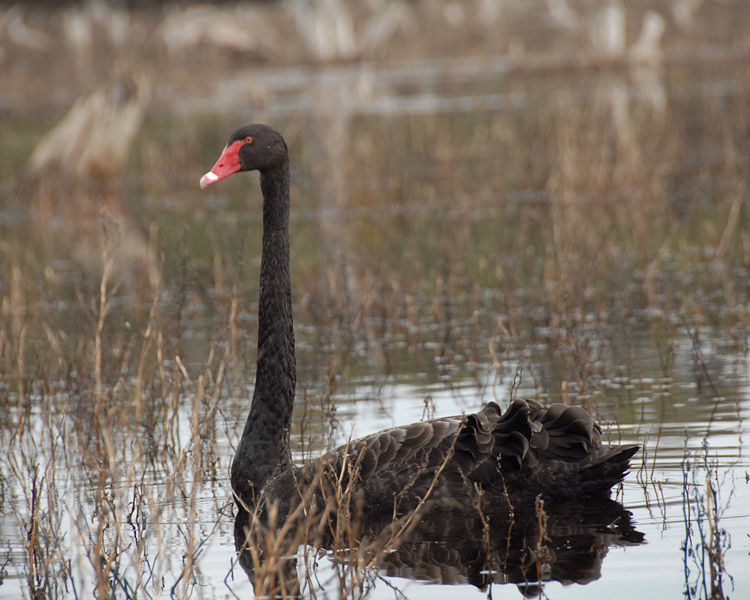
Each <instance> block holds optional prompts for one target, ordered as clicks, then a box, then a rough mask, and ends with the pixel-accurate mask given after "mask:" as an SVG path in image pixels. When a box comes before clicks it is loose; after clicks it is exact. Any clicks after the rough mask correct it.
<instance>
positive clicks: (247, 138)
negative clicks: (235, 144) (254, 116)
mask: <svg viewBox="0 0 750 600" xmlns="http://www.w3.org/2000/svg"><path fill="white" fill-rule="evenodd" d="M245 143H246V144H252V143H253V138H251V137H250V136H249V135H248V136H246V137H245Z"/></svg>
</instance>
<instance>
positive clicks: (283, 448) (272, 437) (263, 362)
mask: <svg viewBox="0 0 750 600" xmlns="http://www.w3.org/2000/svg"><path fill="white" fill-rule="evenodd" d="M260 185H261V190H262V192H263V251H262V254H261V262H260V300H259V306H258V366H257V370H256V373H255V390H254V392H253V402H252V406H251V408H250V414H249V415H248V418H247V422H246V423H245V429H244V431H243V432H242V438H241V439H240V443H239V446H238V447H237V452H236V453H235V455H234V461H233V463H232V487H233V489H234V491H235V493H236V494H238V496H239V497H240V499H241V500H242V502H244V503H246V504H248V505H249V506H250V507H252V506H253V505H254V504H255V501H256V498H257V495H258V494H259V492H260V491H261V489H262V488H263V485H264V484H265V483H266V482H267V481H268V479H269V477H271V475H272V474H273V473H274V471H275V470H277V469H278V468H286V467H289V466H290V458H289V446H288V439H289V426H290V422H291V418H292V407H293V405H294V389H295V384H296V364H295V358H294V326H293V323H292V290H291V278H290V275H289V164H288V162H286V161H285V162H284V163H283V164H282V165H280V166H279V167H277V168H276V169H274V170H269V171H264V172H262V173H261V177H260Z"/></svg>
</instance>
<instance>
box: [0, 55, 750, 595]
mask: <svg viewBox="0 0 750 600" xmlns="http://www.w3.org/2000/svg"><path fill="white" fill-rule="evenodd" d="M705 48H706V47H705V46H700V45H698V46H696V48H694V52H693V53H692V54H690V57H691V59H692V62H691V61H687V60H674V61H665V62H664V64H651V65H638V66H637V68H636V67H634V66H632V65H630V66H627V65H622V64H619V63H618V64H615V65H609V66H607V67H606V68H605V67H601V66H600V67H599V68H596V69H592V68H588V67H586V66H584V67H580V66H575V67H574V66H571V64H562V65H561V64H560V63H559V61H552V62H551V63H549V64H547V65H546V66H544V65H542V67H541V68H540V67H539V66H538V65H537V66H534V65H535V63H533V62H532V63H531V66H527V68H519V66H518V64H517V63H515V62H513V61H512V60H510V59H509V58H508V57H507V56H506V55H502V56H501V55H490V54H488V55H485V56H479V57H474V58H450V59H441V58H430V59H419V60H417V59H411V60H399V61H391V62H384V63H382V64H381V63H378V62H372V63H368V62H366V63H365V64H363V65H359V64H356V65H350V64H343V65H338V66H335V65H334V66H331V67H328V68H324V67H316V68H311V67H296V66H294V67H289V68H280V67H278V66H275V65H274V66H270V67H267V68H264V69H253V70H252V73H245V72H244V71H242V70H233V71H232V72H231V73H228V74H227V75H223V74H218V75H216V78H215V80H214V81H213V82H212V85H215V86H216V88H217V89H221V90H222V93H221V94H219V93H196V94H194V95H182V96H179V95H177V94H176V93H174V90H171V91H170V87H169V86H170V85H174V83H173V82H168V81H165V82H164V84H163V86H162V87H160V88H159V89H158V90H157V94H156V100H155V101H154V104H153V105H152V108H151V111H150V112H149V113H148V114H147V116H146V122H145V126H144V127H142V128H141V130H140V133H139V134H138V137H137V138H136V140H135V142H134V145H133V149H132V152H131V154H130V158H129V161H128V162H127V164H126V166H125V167H123V169H122V171H121V173H120V174H119V175H115V176H111V177H110V178H109V179H104V180H90V181H86V182H85V183H84V184H80V183H76V182H75V181H73V180H69V179H67V178H65V177H64V176H63V177H58V178H57V179H52V180H48V181H47V182H41V183H40V182H32V181H29V180H27V179H25V178H23V177H22V176H21V175H20V173H22V171H23V162H24V160H25V157H26V156H27V155H28V151H30V149H31V147H30V146H31V143H30V141H28V140H31V139H33V135H34V134H35V133H36V132H39V131H41V130H43V129H44V127H43V126H42V125H43V124H45V123H46V121H49V122H50V123H51V122H52V116H51V115H49V114H45V115H44V116H43V117H41V122H42V123H39V122H36V123H34V122H32V121H33V120H32V119H30V118H29V117H28V115H26V116H25V117H24V116H23V115H21V116H19V117H18V118H16V119H15V120H12V121H11V120H8V121H6V122H5V123H3V124H2V127H3V135H4V139H7V140H9V147H11V148H12V149H14V151H15V152H9V153H7V154H5V155H4V157H3V158H2V161H1V163H0V172H2V173H3V174H4V182H3V185H2V188H1V189H2V194H3V199H4V201H3V203H2V209H0V228H2V239H3V243H2V255H1V256H2V263H1V264H2V273H3V275H2V280H1V282H0V305H1V306H2V310H1V311H0V319H1V323H2V325H1V327H0V352H2V360H1V361H0V364H1V366H0V396H1V397H2V398H3V400H2V402H0V437H1V438H2V440H3V445H4V447H6V448H8V451H7V452H6V453H4V455H3V456H1V457H0V465H2V470H1V472H2V481H1V482H0V506H1V507H2V510H1V511H0V573H2V576H3V580H2V585H0V597H3V598H6V597H7V598H16V597H19V596H22V597H24V596H25V597H29V596H30V591H29V589H30V587H32V586H33V587H34V588H35V589H37V590H39V593H40V594H43V595H44V596H48V597H74V596H79V597H90V596H91V595H93V593H94V590H96V589H98V590H99V592H98V594H99V596H104V595H108V594H109V593H110V591H111V590H114V592H112V593H114V594H115V595H116V596H118V597H143V596H148V597H167V596H176V597H187V596H193V597H195V596H197V597H206V598H213V597H234V596H235V595H237V596H239V597H248V596H250V595H251V594H252V586H251V585H250V583H249V581H248V579H247V577H246V575H245V573H244V572H243V571H242V569H241V568H240V567H239V566H237V565H236V564H234V561H235V553H234V539H233V530H232V510H233V507H232V502H231V493H230V489H229V483H228V469H229V464H230V460H231V456H232V454H233V449H234V444H235V443H236V441H237V439H238V435H239V432H240V431H241V428H242V425H243V423H244V419H245V416H246V413H247V409H248V398H249V396H250V393H251V388H252V381H253V373H254V362H255V352H254V347H255V334H256V328H257V321H256V315H257V277H258V269H259V256H260V233H261V232H260V215H259V210H258V209H259V192H258V189H257V181H256V179H255V177H254V176H246V177H245V176H237V177H235V178H232V179H230V180H227V181H226V182H223V183H222V186H221V187H219V186H214V187H213V188H210V189H209V190H207V191H205V192H201V191H200V190H198V189H197V181H198V178H199V177H200V175H201V174H202V173H203V172H204V171H205V170H206V169H207V168H208V167H210V165H211V164H213V161H214V160H215V158H216V155H217V154H218V151H219V150H220V149H221V147H222V145H223V143H224V141H225V137H226V134H227V133H228V132H229V131H230V130H231V129H233V128H234V127H235V126H236V125H239V124H241V123H244V122H245V121H249V120H254V121H265V122H268V123H272V124H274V125H275V126H276V127H278V128H279V129H280V130H281V131H283V132H284V134H285V136H286V139H287V142H288V144H289V147H290V151H291V156H292V173H293V175H292V176H293V183H294V187H293V192H292V193H293V198H292V201H293V214H292V270H293V285H294V299H295V319H296V322H295V324H296V336H297V351H298V370H299V377H298V379H299V382H298V395H297V405H296V408H295V410H296V412H295V421H294V427H293V431H292V443H293V451H294V453H295V456H296V457H297V458H298V459H300V460H301V459H303V457H306V456H310V455H313V456H314V455H317V454H318V453H320V452H321V451H323V450H324V449H325V448H326V447H329V446H331V445H336V444H339V443H343V442H345V441H346V440H347V439H348V438H349V437H350V436H353V437H357V436H360V435H365V434H367V433H370V432H373V431H377V430H379V429H382V428H385V427H389V426H392V425H395V424H398V423H406V422H412V421H415V420H419V419H422V418H429V417H432V416H439V415H443V414H460V413H463V412H470V411H473V410H476V409H477V408H479V407H480V406H481V405H482V404H483V403H484V402H487V401H490V400H494V401H497V402H499V403H501V404H502V405H506V404H507V402H508V401H509V398H510V397H512V396H514V395H518V396H521V397H530V398H535V399H538V400H540V401H543V402H547V401H560V400H562V401H565V402H569V403H574V404H582V405H584V406H585V407H586V408H587V409H588V410H590V411H591V412H592V413H593V414H594V415H595V416H596V418H597V419H598V420H599V422H600V423H602V425H603V427H604V430H605V435H606V437H608V438H609V439H612V440H616V441H622V442H623V443H629V442H639V443H642V444H643V445H644V449H643V451H642V452H641V453H640V454H638V455H636V457H634V459H633V463H632V470H631V473H630V475H629V476H628V478H627V479H626V481H625V483H624V485H623V486H622V489H620V490H618V491H617V498H618V499H619V500H620V501H621V502H622V503H623V504H624V506H625V507H626V509H627V510H629V511H630V512H631V513H632V519H633V524H634V527H635V529H636V530H637V531H639V532H641V533H642V534H644V536H645V543H643V544H630V545H612V546H610V547H608V548H607V546H606V545H605V549H606V552H602V554H601V556H600V559H601V566H600V569H599V570H597V571H595V576H594V577H593V578H592V580H591V581H590V582H588V583H587V584H586V585H583V584H574V583H569V582H567V583H565V578H561V579H563V581H564V583H560V582H557V581H547V582H545V583H544V585H543V592H538V590H537V589H536V588H527V589H526V590H525V593H526V594H527V595H530V594H533V595H534V596H536V595H540V594H541V595H542V597H549V598H566V597H575V598H585V597H601V596H603V595H607V596H610V597H612V598H627V597H632V596H633V595H635V594H639V595H641V596H644V595H647V596H648V597H676V596H679V595H680V594H683V595H687V596H689V597H691V598H703V597H711V571H710V567H711V564H712V563H713V566H714V567H717V566H718V568H719V571H720V573H719V574H720V576H721V579H720V583H721V588H722V590H723V594H724V595H725V596H726V597H743V595H744V594H746V590H748V589H750V568H748V567H749V566H750V558H749V555H750V537H749V535H748V534H749V533H750V484H749V483H748V473H749V472H750V464H749V461H748V458H747V450H748V447H747V439H748V431H747V430H748V425H747V422H748V417H749V416H750V415H749V414H748V412H749V411H750V391H749V390H750V388H749V384H750V381H749V380H748V372H750V371H749V369H748V341H749V340H750V337H749V336H748V333H749V331H748V323H749V322H750V314H749V311H748V306H750V304H749V303H748V292H749V291H750V289H749V288H748V285H747V281H748V268H750V261H749V260H748V248H749V247H750V231H749V228H748V220H747V216H746V214H745V212H746V209H745V207H746V199H747V198H746V197H747V184H748V182H747V168H746V160H745V156H746V155H747V140H746V132H747V126H748V121H747V111H746V110H745V107H746V106H747V102H748V97H749V96H748V95H749V92H750V80H748V76H747V72H746V69H745V68H744V65H743V63H742V62H741V61H736V60H735V59H736V56H735V53H734V49H733V47H732V46H731V44H729V43H727V44H726V45H724V46H719V47H717V48H715V52H713V53H711V54H710V56H709V55H707V54H706V53H705V52H704V51H705ZM563 62H564V61H563ZM590 66H591V65H589V67H590ZM253 86H255V87H257V86H262V87H263V89H264V90H265V93H266V94H268V98H270V99H269V100H267V102H266V103H265V105H264V106H263V107H261V108H257V109H255V110H253V111H252V114H248V110H247V107H246V96H247V93H248V89H250V88H252V87H253ZM204 92H205V90H204ZM164 98H170V102H168V103H167V104H168V105H170V106H169V110H166V108H165V104H164ZM332 109H333V110H332ZM22 117H23V118H22ZM248 196H249V198H248ZM102 206H105V207H106V209H105V210H104V211H102V210H101V207H102ZM108 261H109V267H108V268H107V269H104V267H103V265H104V264H105V263H107V262H108ZM102 282H104V286H103V287H102V285H101V284H102ZM102 289H105V290H107V293H106V295H105V296H104V297H103V296H102ZM103 307H105V308H106V310H103ZM712 503H713V505H715V507H716V509H715V512H714V513H712V508H711V507H712ZM712 515H713V516H712ZM711 531H713V532H714V534H715V537H714V538H710V535H711ZM701 533H702V534H703V536H704V537H703V538H701ZM711 540H713V541H711ZM711 551H713V555H712V556H711V555H710V552H711ZM712 557H713V561H712V560H711V558H712ZM300 562H302V561H300ZM299 572H300V577H301V578H303V579H304V577H305V573H304V569H303V568H302V566H300V567H299ZM313 575H314V577H313V578H314V579H315V580H316V581H320V582H324V584H323V587H324V589H325V590H327V593H328V597H337V596H338V595H339V594H340V593H341V591H340V584H339V582H338V578H337V577H336V576H335V575H336V572H335V567H334V565H333V564H332V563H331V561H330V557H327V558H326V557H324V558H321V559H320V561H319V565H318V568H317V570H316V571H314V573H313ZM359 575H360V576H361V577H363V578H364V580H365V581H366V582H367V584H366V585H365V589H366V590H367V593H366V594H364V595H366V596H367V597H368V598H386V597H387V598H392V597H394V595H396V596H398V595H399V593H403V594H404V595H405V596H406V597H409V598H426V597H437V596H441V597H456V596H457V595H459V594H460V596H461V597H486V596H487V593H488V591H487V589H478V588H477V587H475V586H472V585H470V584H468V583H466V575H465V573H463V574H462V572H461V570H460V569H456V570H450V569H447V568H446V569H442V570H440V569H433V570H431V571H430V570H428V569H423V570H421V571H420V570H412V571H411V576H410V577H407V576H405V573H403V572H402V573H399V574H398V575H388V569H387V568H384V569H383V570H382V571H378V570H377V569H375V568H372V569H369V570H367V571H365V572H364V573H359ZM716 577H718V575H717V576H716ZM29 580H30V581H31V585H30V584H29V583H28V581H29ZM442 580H450V581H451V583H452V584H451V585H448V584H447V583H445V584H442V585H433V584H427V583H426V581H431V582H432V583H436V582H437V581H442ZM715 580H716V578H715ZM717 589H718V588H716V587H715V589H714V596H713V597H720V595H719V593H718V591H717ZM396 590H398V591H396ZM491 593H492V594H493V596H494V597H498V596H499V595H502V596H508V597H518V596H519V595H521V591H520V590H519V588H517V587H516V586H515V585H514V584H504V585H501V584H493V585H492V590H491ZM317 594H318V597H321V596H322V595H323V591H321V590H318V591H317ZM347 594H348V595H350V596H352V597H357V593H356V590H355V592H352V590H351V589H349V590H348V592H347Z"/></svg>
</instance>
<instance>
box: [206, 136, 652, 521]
mask: <svg viewBox="0 0 750 600" xmlns="http://www.w3.org/2000/svg"><path fill="white" fill-rule="evenodd" d="M253 170H258V171H260V187H261V191H262V194H263V249H262V256H261V270H260V301H259V315H258V356H257V361H258V364H257V371H256V375H255V377H256V379H255V389H254V392H253V399H252V405H251V407H250V414H249V416H248V418H247V422H246V423H245V428H244V430H243V432H242V438H241V439H240V442H239V445H238V447H237V451H236V454H235V456H234V460H233V462H232V470H231V483H232V489H233V491H234V494H235V499H236V501H237V504H238V518H237V523H238V524H237V525H236V527H239V526H240V524H243V523H247V521H248V518H249V512H248V511H260V512H262V511H263V510H264V509H263V506H264V505H268V504H270V503H275V506H276V509H275V510H276V511H277V512H276V515H277V517H278V518H280V519H284V518H286V517H287V516H289V515H290V511H291V510H293V509H294V508H295V506H299V504H300V501H301V500H302V499H303V498H307V499H308V501H309V500H310V498H311V497H313V496H314V497H316V498H317V499H316V500H313V502H317V505H316V506H320V504H321V498H328V500H330V498H332V497H334V496H335V495H336V494H335V493H327V491H328V492H330V491H331V489H332V487H335V486H336V485H338V486H339V487H341V486H343V487H347V488H348V489H352V488H353V489H356V490H357V497H358V498H359V501H360V502H362V503H363V506H364V507H365V509H366V510H365V512H366V513H368V514H374V513H379V514H382V515H396V514H399V513H402V511H403V510H410V509H412V508H414V507H415V506H419V505H420V503H424V498H425V496H427V495H429V496H430V497H431V498H433V497H434V498H440V497H442V498H447V499H449V500H450V501H451V502H453V503H454V505H455V503H457V502H458V503H460V501H461V500H464V499H465V498H464V497H468V496H469V495H470V494H471V493H476V491H477V490H478V489H481V490H482V493H483V494H485V495H487V494H493V493H494V494H496V495H497V496H498V497H500V496H501V495H502V496H503V497H504V498H505V499H506V501H507V502H508V503H511V502H516V503H518V502H521V503H527V502H531V503H532V504H533V502H534V498H535V497H537V496H538V495H539V494H541V495H542V496H543V497H544V498H545V499H549V500H550V501H555V500H565V499H575V500H578V499H581V498H588V499H593V498H601V499H603V498H607V497H608V496H609V494H610V488H612V486H613V485H615V484H616V483H618V482H620V481H622V479H623V477H624V476H625V474H626V472H627V469H628V466H629V459H630V457H631V456H633V454H635V452H636V451H637V450H638V448H639V446H638V445H635V444H629V445H621V446H610V445H605V444H602V441H601V435H600V434H601V429H600V427H599V425H598V424H597V423H596V422H595V421H594V420H593V418H592V417H591V416H590V415H589V414H588V413H587V412H586V411H585V410H583V409H582V408H580V407H577V406H567V405H564V404H551V405H549V406H543V405H542V404H540V403H538V402H536V401H533V400H514V401H513V402H511V404H510V407H509V408H508V409H507V410H506V411H505V413H503V412H502V411H501V410H500V407H499V406H498V405H497V404H495V403H494V402H490V403H489V404H487V405H486V406H484V407H483V408H482V409H481V410H480V411H479V412H477V413H475V414H469V415H459V416H453V417H444V418H439V419H433V420H430V421H423V422H418V423H412V424H411V425H405V426H403V427H394V428H391V429H386V430H384V431H380V432H378V433H374V434H372V435H369V436H366V437H364V438H361V439H358V440H355V441H352V442H350V443H349V444H347V445H346V446H342V447H340V448H338V449H336V450H333V451H331V452H329V453H327V454H325V455H324V456H322V457H321V458H319V459H318V460H317V461H313V462H312V463H310V464H307V465H305V466H304V467H297V466H295V465H294V464H293V462H292V460H291V457H290V452H289V428H290V422H291V417H292V406H293V404H294V393H295V381H296V373H295V356H294V329H293V324H292V299H291V281H290V274H289V158H288V154H287V146H286V143H285V141H284V139H283V138H282V137H281V135H280V134H279V133H278V132H277V131H275V130H273V129H272V128H270V127H268V126H266V125H248V126H245V127H240V128H239V129H237V130H235V131H234V132H233V133H232V134H231V135H230V137H229V141H228V143H227V145H226V147H225V148H224V150H223V152H222V153H221V156H220V157H219V160H218V161H217V162H216V164H215V165H214V166H213V168H212V169H211V170H210V171H209V172H208V173H206V174H205V175H204V176H203V177H201V180H200V186H201V188H205V187H206V186H208V185H211V184H213V183H216V182H217V181H220V180H221V179H224V178H226V177H228V176H230V175H232V174H233V173H236V172H238V171H253ZM321 473H322V474H323V476H322V477H321V475H320V474H321ZM326 486H329V487H326ZM311 489H312V490H313V491H312V493H311ZM339 497H340V496H339ZM323 504H325V501H323ZM279 522H280V521H279ZM235 532H236V533H237V529H235Z"/></svg>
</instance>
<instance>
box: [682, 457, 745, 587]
mask: <svg viewBox="0 0 750 600" xmlns="http://www.w3.org/2000/svg"><path fill="white" fill-rule="evenodd" d="M682 474H683V492H682V514H683V518H684V521H685V539H684V541H683V543H682V545H681V549H682V553H683V558H682V562H683V566H684V574H685V590H684V593H685V596H686V597H687V598H690V599H693V598H700V599H705V600H709V599H710V600H720V599H723V598H724V597H725V594H724V586H725V582H726V580H727V579H728V580H729V581H730V582H731V580H732V577H731V575H729V574H728V573H727V571H726V566H725V562H724V555H725V553H726V551H727V550H728V549H729V548H730V546H731V540H730V538H729V534H728V532H727V531H726V530H725V529H724V528H723V527H721V525H720V523H719V521H720V518H721V514H722V512H723V511H724V509H725V508H726V506H722V505H721V503H720V499H719V489H720V488H721V483H720V482H719V474H718V463H717V461H716V460H715V459H713V460H712V459H711V458H710V457H709V450H708V446H707V445H705V446H704V449H703V452H702V453H701V455H700V456H697V455H690V454H688V453H686V454H685V458H684V460H683V462H682ZM730 497H731V494H730Z"/></svg>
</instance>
